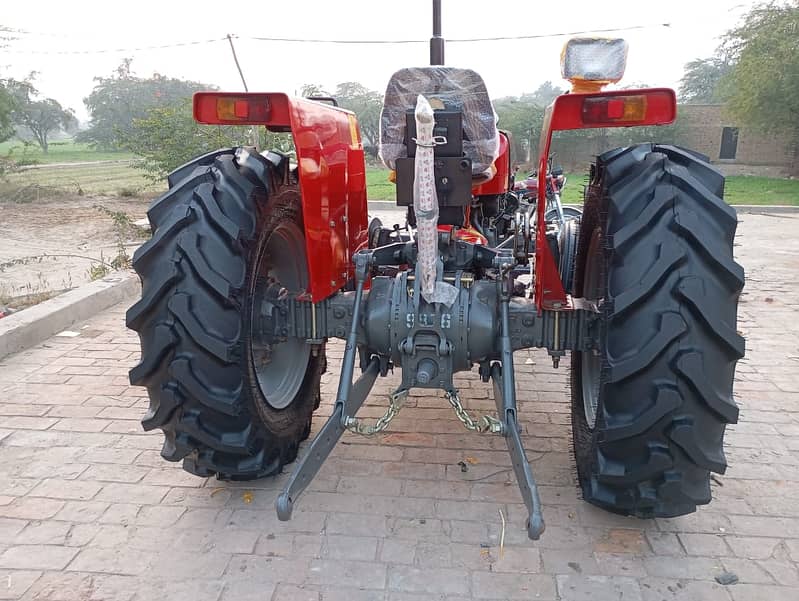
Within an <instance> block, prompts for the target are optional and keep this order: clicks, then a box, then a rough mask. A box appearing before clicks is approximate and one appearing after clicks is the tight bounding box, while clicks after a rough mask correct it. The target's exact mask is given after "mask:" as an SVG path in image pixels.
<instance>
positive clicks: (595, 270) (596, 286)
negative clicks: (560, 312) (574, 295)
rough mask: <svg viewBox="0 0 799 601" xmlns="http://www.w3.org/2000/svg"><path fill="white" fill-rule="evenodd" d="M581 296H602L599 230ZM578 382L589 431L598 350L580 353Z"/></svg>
mask: <svg viewBox="0 0 799 601" xmlns="http://www.w3.org/2000/svg"><path fill="white" fill-rule="evenodd" d="M586 258H587V261H586V266H585V276H584V281H583V296H584V298H586V299H587V300H591V301H594V302H597V303H598V302H599V300H600V299H601V298H602V295H603V294H604V292H603V289H602V247H601V236H600V233H599V230H596V231H595V232H594V233H593V235H592V236H591V242H590V244H589V245H588V256H587V257H586ZM580 362H581V365H580V382H581V384H582V395H583V410H584V412H585V421H586V423H587V424H588V427H589V428H590V429H592V430H593V429H594V427H595V426H596V417H597V409H598V407H599V385H600V374H601V370H602V358H601V356H600V353H599V349H596V348H594V349H592V350H590V351H584V352H582V353H580Z"/></svg>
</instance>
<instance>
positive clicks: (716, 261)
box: [572, 144, 744, 517]
mask: <svg viewBox="0 0 799 601" xmlns="http://www.w3.org/2000/svg"><path fill="white" fill-rule="evenodd" d="M723 191H724V178H723V177H722V176H721V175H720V174H719V173H718V172H717V171H716V170H715V169H713V168H712V167H711V166H710V165H708V163H707V159H706V158H704V157H701V156H700V155H697V154H694V153H692V152H689V151H686V150H683V149H680V148H676V147H674V146H659V145H653V144H641V145H638V146H632V147H629V148H625V149H618V150H613V151H610V152H607V153H605V154H603V155H601V156H600V157H598V159H597V162H596V165H595V166H594V169H593V172H592V176H591V181H590V184H589V187H588V190H587V192H586V203H585V210H584V212H583V218H582V223H581V227H580V238H579V243H578V249H577V255H576V259H575V273H574V290H575V293H576V296H581V297H583V298H586V299H588V300H593V301H596V302H598V304H599V307H600V319H599V320H598V324H597V325H598V329H599V332H598V333H599V348H596V349H594V350H593V351H586V352H574V353H573V356H572V426H573V436H574V453H575V460H576V463H577V472H578V477H579V483H580V486H581V488H582V494H583V497H584V498H585V500H587V501H588V502H590V503H593V504H595V505H598V506H600V507H603V508H605V509H608V510H610V511H613V512H616V513H621V514H625V515H633V516H638V517H672V516H677V515H682V514H686V513H690V512H693V511H695V510H696V507H697V505H701V504H705V503H708V502H709V501H710V498H711V493H710V472H717V473H723V472H724V470H725V469H726V467H727V463H726V460H725V456H724V449H723V438H724V430H725V427H726V425H727V424H730V423H735V422H736V421H737V419H738V407H737V406H736V404H735V402H734V401H733V398H732V384H733V377H734V373H735V364H736V361H737V360H738V359H740V358H741V357H742V356H743V354H744V340H743V338H742V337H741V336H740V335H739V334H738V333H737V331H736V313H737V303H738V296H739V294H740V292H741V289H742V288H743V285H744V272H743V269H742V268H741V266H740V265H738V264H737V263H735V261H734V260H733V253H732V247H733V238H734V237H735V228H736V225H737V219H736V214H735V211H734V210H733V209H732V208H731V207H729V206H728V205H726V204H725V203H724V201H723V200H722V196H723Z"/></svg>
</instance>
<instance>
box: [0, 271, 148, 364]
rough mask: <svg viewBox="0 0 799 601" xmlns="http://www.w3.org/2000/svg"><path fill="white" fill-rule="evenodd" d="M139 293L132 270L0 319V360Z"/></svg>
mask: <svg viewBox="0 0 799 601" xmlns="http://www.w3.org/2000/svg"><path fill="white" fill-rule="evenodd" d="M138 294H139V278H138V276H137V275H136V274H135V273H133V272H132V271H123V272H119V273H114V274H111V275H108V276H106V277H104V278H102V279H100V280H97V281H96V282H91V283H89V284H86V285H84V286H80V287H78V288H75V289H74V290H70V291H69V292H65V293H64V294H61V295H60V296H57V297H55V298H51V299H50V300H48V301H45V302H43V303H40V304H38V305H36V306H34V307H29V308H27V309H24V310H22V311H20V312H18V313H14V314H13V315H9V316H8V317H4V318H3V319H0V360H2V359H3V358H4V357H6V356H8V355H11V354H13V353H18V352H19V351H22V350H25V349H28V348H30V347H32V346H35V345H37V344H39V343H40V342H43V341H44V340H47V339H48V338H50V336H53V335H54V334H58V332H61V331H63V330H65V329H67V328H68V327H69V326H71V325H72V324H74V323H77V322H79V321H85V320H87V319H89V318H90V317H92V316H94V315H97V314H98V313H100V312H101V311H104V310H105V309H108V308H109V307H111V306H113V305H115V304H117V303H119V302H122V301H124V300H128V299H130V298H132V297H134V296H137V295H138Z"/></svg>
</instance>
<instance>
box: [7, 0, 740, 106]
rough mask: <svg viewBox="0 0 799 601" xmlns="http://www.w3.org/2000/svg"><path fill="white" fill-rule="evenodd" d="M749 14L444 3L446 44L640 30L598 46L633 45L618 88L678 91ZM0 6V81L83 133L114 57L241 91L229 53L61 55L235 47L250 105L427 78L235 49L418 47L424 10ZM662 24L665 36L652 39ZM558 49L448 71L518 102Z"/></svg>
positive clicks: (504, 45) (465, 48) (275, 4)
mask: <svg viewBox="0 0 799 601" xmlns="http://www.w3.org/2000/svg"><path fill="white" fill-rule="evenodd" d="M753 3H754V2H753V1H752V0H728V1H724V0H722V1H705V2H702V1H701V0H670V1H669V2H648V1H642V0H620V1H601V0H600V1H597V0H559V1H556V2H549V3H546V2H529V1H527V2H523V1H512V0H491V1H477V0H443V30H444V31H443V33H444V37H447V38H469V37H491V36H508V35H509V36H512V35H533V34H551V33H561V32H571V31H581V30H586V31H591V30H599V29H605V28H611V27H629V26H639V25H651V27H647V28H645V29H637V30H632V31H626V32H620V33H618V34H605V35H618V36H621V37H624V38H626V39H627V40H628V41H629V43H630V54H629V59H628V64H627V74H626V76H625V80H624V81H625V82H627V83H633V82H645V83H648V84H651V85H665V86H676V84H677V82H678V80H679V78H680V76H681V75H682V69H683V65H684V64H685V63H686V62H688V61H689V60H692V59H694V58H697V57H704V56H708V55H710V54H711V53H712V52H713V50H714V49H715V47H716V46H717V45H718V37H719V36H720V35H721V34H722V33H723V32H724V31H725V30H727V29H728V28H730V27H731V26H733V25H735V24H736V23H737V22H738V21H739V19H740V18H741V16H742V15H743V14H745V13H746V11H747V10H748V9H749V7H750V6H751V5H752V4H753ZM0 5H1V6H2V9H1V10H0V25H4V26H6V27H11V28H14V29H20V30H24V31H26V32H30V33H21V34H19V39H18V40H17V41H15V42H13V43H12V44H11V45H10V46H9V47H7V48H5V49H0V76H3V77H6V76H13V77H17V78H19V77H24V76H25V75H26V74H27V73H28V72H30V71H38V72H39V76H38V84H37V85H38V86H39V88H40V89H41V91H42V92H43V93H44V94H46V95H47V96H52V97H54V98H56V99H58V100H59V101H60V102H61V103H62V104H64V105H66V106H69V107H72V108H73V109H75V110H76V112H77V114H78V116H79V117H80V118H81V119H85V118H86V109H85V107H84V105H83V101H82V99H83V98H84V97H85V96H86V95H88V94H89V92H90V91H91V89H92V86H93V81H92V78H93V77H94V76H96V75H108V74H110V73H112V71H113V70H114V68H115V67H116V66H117V65H118V64H119V63H120V61H121V59H122V58H124V57H132V58H133V70H134V72H135V73H136V74H138V75H143V76H149V75H150V74H152V73H153V72H154V71H155V72H159V73H162V74H164V75H169V76H172V77H180V78H185V79H193V80H199V81H203V82H208V83H213V84H216V85H219V86H220V87H222V88H223V89H227V90H231V91H236V90H240V89H242V88H241V82H240V80H239V76H238V73H237V72H236V69H235V66H234V64H233V60H232V58H231V54H230V49H229V47H228V45H227V42H226V41H216V42H212V43H207V44H200V45H194V46H186V47H178V48H164V49H157V50H156V49H152V50H127V51H111V52H102V53H92V54H58V53H59V52H62V53H64V52H72V51H83V50H90V51H95V50H105V49H115V48H137V47H142V46H152V45H160V44H172V43H177V42H188V41H195V40H206V39H211V38H221V37H224V36H225V35H226V34H228V33H231V34H236V35H238V36H240V38H239V39H237V40H236V49H237V51H238V55H239V59H240V61H241V64H242V68H243V70H244V74H245V77H246V78H247V83H248V84H249V87H250V90H251V91H266V92H271V91H288V92H289V93H294V91H296V90H297V89H298V88H299V86H301V85H302V84H303V83H321V84H323V85H325V86H328V87H329V88H332V87H333V86H334V85H335V84H336V83H338V82H341V81H352V80H355V81H360V82H361V83H363V84H364V85H367V86H368V87H370V88H373V89H376V90H379V91H381V92H382V91H383V89H384V86H385V83H386V81H387V80H388V77H389V76H390V74H391V73H392V72H393V71H394V70H396V69H398V68H401V67H406V66H415V65H424V64H427V61H428V48H427V44H408V45H380V46H377V45H333V44H296V43H274V42H258V41H254V40H248V39H246V38H247V36H269V37H288V38H323V39H333V38H335V39H347V40H355V39H424V40H426V39H427V38H429V37H430V32H431V15H430V14H431V2H430V0H404V1H403V2H399V1H398V2H379V1H376V0H371V1H369V0H355V1H349V2H347V1H341V0H340V1H338V2H330V1H329V0H294V1H291V2H281V1H269V0H256V1H254V2H230V1H225V0H221V1H220V0H216V1H207V0H191V1H190V2H189V1H173V2H169V1H168V0H161V1H154V0H139V1H137V2H125V3H122V2H109V1H106V2H87V1H81V0H73V1H72V2H64V1H63V0H38V1H37V2H36V3H27V2H19V1H14V0H0ZM414 11H415V12H414ZM662 23H670V24H671V26H670V27H662V26H658V24H662ZM565 39H566V38H563V37H555V38H548V39H537V40H519V41H497V42H479V43H450V44H448V46H447V57H446V58H447V64H449V65H453V66H463V67H470V68H473V69H475V70H477V71H478V72H480V73H481V74H482V75H483V77H484V78H485V80H486V83H487V85H488V90H489V92H490V93H491V95H492V96H494V97H498V96H505V95H509V94H514V95H517V94H521V93H522V92H525V91H533V90H534V89H535V88H536V87H537V86H538V84H540V83H541V82H543V81H545V80H547V79H549V80H552V81H554V82H556V83H562V82H561V80H560V67H559V56H560V49H561V46H562V45H563V42H564V41H565Z"/></svg>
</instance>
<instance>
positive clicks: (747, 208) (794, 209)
mask: <svg viewBox="0 0 799 601" xmlns="http://www.w3.org/2000/svg"><path fill="white" fill-rule="evenodd" d="M566 206H579V205H566ZM733 208H734V209H735V210H736V211H737V212H738V213H746V214H750V215H761V214H765V213H799V206H792V205H733ZM369 210H370V211H404V210H405V208H404V207H398V206H397V205H396V204H395V203H394V202H393V201H391V200H370V201H369Z"/></svg>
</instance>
